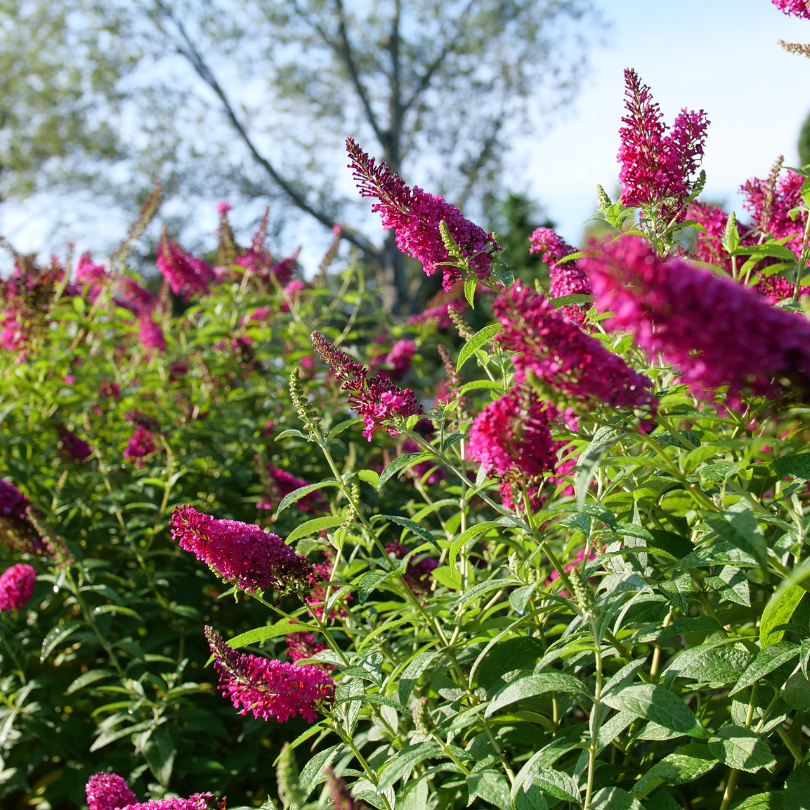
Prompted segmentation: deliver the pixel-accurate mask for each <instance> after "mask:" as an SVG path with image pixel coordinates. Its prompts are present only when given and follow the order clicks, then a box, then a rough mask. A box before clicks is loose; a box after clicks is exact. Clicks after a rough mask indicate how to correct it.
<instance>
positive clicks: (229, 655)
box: [205, 627, 335, 723]
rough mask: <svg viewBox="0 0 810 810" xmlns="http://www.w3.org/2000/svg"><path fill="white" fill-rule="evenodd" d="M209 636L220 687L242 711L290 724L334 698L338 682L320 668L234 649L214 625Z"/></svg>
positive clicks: (307, 717) (315, 714) (312, 718)
mask: <svg viewBox="0 0 810 810" xmlns="http://www.w3.org/2000/svg"><path fill="white" fill-rule="evenodd" d="M205 635H206V638H207V639H208V644H209V645H210V647H211V652H212V653H213V655H214V657H215V659H216V660H215V661H214V668H215V669H216V671H217V673H218V674H219V689H220V691H221V692H222V694H223V695H224V696H225V697H228V698H230V700H231V703H233V706H234V708H236V709H240V712H239V713H240V714H242V715H246V714H247V713H248V712H249V711H250V712H252V713H253V716H254V717H255V718H257V719H259V718H261V719H262V720H267V719H268V718H270V717H272V718H274V719H275V720H277V721H278V722H279V723H286V722H287V721H288V720H290V719H291V718H293V717H295V716H296V715H297V714H300V715H301V717H303V718H304V720H306V721H307V722H308V723H313V722H315V720H317V718H318V712H319V711H324V710H328V708H329V707H331V705H332V702H333V700H334V689H335V682H334V681H333V680H332V678H331V677H330V676H329V675H327V674H326V673H325V672H324V671H323V670H322V669H321V668H320V667H315V666H312V665H311V664H298V665H296V664H287V663H283V662H281V661H275V660H271V659H269V658H260V657H259V656H256V655H242V654H240V653H238V652H236V650H232V649H231V648H230V647H229V646H228V645H227V644H226V643H225V641H223V639H222V637H221V636H220V635H219V634H218V633H216V632H215V631H214V630H213V629H212V628H210V627H206V628H205Z"/></svg>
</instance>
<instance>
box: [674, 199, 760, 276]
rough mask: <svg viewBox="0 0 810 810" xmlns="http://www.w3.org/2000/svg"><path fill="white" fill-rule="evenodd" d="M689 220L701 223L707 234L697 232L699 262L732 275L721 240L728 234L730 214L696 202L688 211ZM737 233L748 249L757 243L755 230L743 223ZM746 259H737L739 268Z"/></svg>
mask: <svg viewBox="0 0 810 810" xmlns="http://www.w3.org/2000/svg"><path fill="white" fill-rule="evenodd" d="M687 215H688V217H689V219H694V220H695V221H696V222H699V223H700V224H701V225H702V226H703V227H704V228H705V229H706V233H701V232H700V231H696V234H697V236H696V237H695V251H694V255H695V258H696V259H697V260H698V261H701V262H706V264H713V265H714V266H715V267H720V268H722V269H724V270H725V271H726V272H727V273H729V275H730V274H731V270H732V264H731V259H730V258H729V256H728V254H727V253H726V251H725V250H724V248H723V245H722V242H721V240H722V239H723V236H724V235H725V232H726V224H727V223H728V214H727V213H726V212H725V211H724V210H723V209H722V208H721V207H720V206H719V205H707V204H706V203H702V202H698V201H695V202H693V203H691V204H690V205H689V208H688V209H687ZM737 232H738V234H739V237H740V245H742V246H743V247H747V246H750V245H754V244H756V242H757V237H756V234H755V233H754V229H753V228H751V227H749V226H748V225H745V224H743V223H739V222H738V223H737ZM744 261H745V260H744V259H742V260H741V259H739V258H738V259H737V266H738V267H742V263H743V262H744Z"/></svg>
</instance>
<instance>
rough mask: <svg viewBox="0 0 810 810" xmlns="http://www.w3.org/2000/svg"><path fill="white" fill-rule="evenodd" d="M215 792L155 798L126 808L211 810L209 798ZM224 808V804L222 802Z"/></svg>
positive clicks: (138, 809) (145, 809)
mask: <svg viewBox="0 0 810 810" xmlns="http://www.w3.org/2000/svg"><path fill="white" fill-rule="evenodd" d="M213 798H214V794H213V793H195V794H194V795H193V796H189V797H188V799H153V800H152V801H150V802H137V803H135V804H128V805H126V807H125V810H209V807H210V805H209V804H208V800H209V799H213ZM219 806H220V807H222V808H224V804H223V803H220V805H219Z"/></svg>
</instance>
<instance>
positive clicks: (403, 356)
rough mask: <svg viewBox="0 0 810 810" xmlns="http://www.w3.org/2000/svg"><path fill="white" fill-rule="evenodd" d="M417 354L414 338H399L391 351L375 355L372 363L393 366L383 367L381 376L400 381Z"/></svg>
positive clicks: (380, 371)
mask: <svg viewBox="0 0 810 810" xmlns="http://www.w3.org/2000/svg"><path fill="white" fill-rule="evenodd" d="M415 354H416V344H415V343H414V342H413V341H412V340H398V341H397V342H396V343H395V344H394V346H393V348H392V349H391V351H390V352H385V353H384V354H381V355H379V356H377V357H375V358H374V359H373V360H372V361H371V363H370V365H371V367H372V368H373V367H374V366H379V365H382V364H385V365H389V366H391V368H381V369H380V370H379V375H380V377H384V378H385V379H388V380H392V381H393V382H399V381H400V380H401V379H402V378H403V377H404V376H405V375H406V374H407V373H408V371H410V368H411V361H412V360H413V356H414V355H415Z"/></svg>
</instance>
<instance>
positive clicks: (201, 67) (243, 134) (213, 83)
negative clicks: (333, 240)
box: [157, 0, 382, 261]
mask: <svg viewBox="0 0 810 810" xmlns="http://www.w3.org/2000/svg"><path fill="white" fill-rule="evenodd" d="M157 6H158V9H159V10H160V13H161V14H162V15H163V16H164V17H165V18H166V19H167V20H169V21H170V22H171V24H172V25H173V26H174V27H175V28H176V29H177V31H178V33H179V35H180V37H181V38H182V41H183V43H184V46H185V47H181V46H180V45H179V44H178V45H177V52H178V53H179V54H180V55H181V56H183V57H184V58H185V59H186V60H187V61H188V63H189V64H190V65H191V67H192V68H193V69H194V71H195V73H197V75H198V76H199V77H200V78H201V79H202V80H203V81H204V82H205V84H206V85H207V86H208V87H209V88H210V89H211V90H212V91H213V93H214V94H215V95H216V96H217V98H218V99H219V101H220V103H221V104H222V108H223V111H224V112H225V116H226V117H227V119H228V121H229V122H230V124H231V126H232V127H233V129H234V130H235V131H236V133H237V135H238V136H239V138H240V139H241V140H242V142H243V143H244V145H245V146H246V147H247V149H248V151H249V152H250V154H251V156H252V157H253V159H254V160H255V161H256V163H258V164H259V165H260V166H261V167H262V168H263V169H264V170H265V171H266V172H267V174H268V175H269V176H270V177H271V179H272V180H273V182H274V183H276V185H278V187H279V188H280V189H281V190H282V191H283V192H284V193H285V194H286V195H287V196H288V197H289V198H290V201H291V202H292V203H293V204H294V205H295V206H296V207H297V208H299V209H300V210H301V211H303V212H304V213H306V214H309V215H310V216H311V217H313V218H314V219H316V220H317V221H318V222H320V223H321V224H322V225H325V226H326V227H328V228H333V227H334V226H335V225H336V224H337V222H336V220H335V219H334V218H333V217H330V216H328V215H327V214H326V213H325V212H324V211H321V210H319V209H317V208H315V207H313V206H312V205H311V204H310V203H309V202H308V200H307V199H306V197H305V196H304V195H303V194H302V193H301V192H300V191H298V190H297V189H296V188H295V187H294V186H293V184H292V183H291V182H290V181H289V180H287V179H286V178H284V177H282V176H281V174H279V172H278V171H277V170H276V168H275V166H273V164H272V163H271V162H270V161H269V160H268V159H267V158H266V157H265V156H264V155H263V154H262V153H261V152H259V150H258V148H257V146H256V144H255V143H254V142H253V139H252V138H251V137H250V135H249V133H248V132H247V129H246V128H245V126H244V125H243V124H242V122H241V121H240V120H239V118H238V116H237V115H236V111H235V110H234V107H233V105H232V104H231V102H230V99H229V98H228V95H227V94H226V93H225V91H224V90H223V88H222V86H221V85H220V84H219V82H218V81H217V78H216V76H215V75H214V73H213V71H212V70H211V68H210V67H209V66H208V64H207V63H206V61H205V60H204V59H203V57H202V55H201V54H200V52H199V51H198V50H197V48H196V47H195V45H194V43H193V41H192V40H191V37H190V36H189V34H188V32H187V31H186V29H185V26H184V25H183V24H182V23H181V22H180V21H179V20H177V19H176V18H175V17H174V16H173V15H172V13H171V11H169V10H168V9H167V8H166V7H165V5H164V4H163V3H162V2H160V0H158V3H157ZM164 33H166V32H164ZM343 237H344V238H345V239H346V240H347V241H349V242H351V244H353V245H355V246H356V247H358V248H359V249H360V250H362V251H363V252H364V253H366V254H367V255H368V256H369V257H370V258H372V259H374V260H377V261H379V260H380V257H381V253H382V251H381V250H380V249H379V248H377V247H376V246H375V245H373V244H372V243H371V242H370V241H369V240H368V239H366V237H364V236H363V235H362V234H360V233H358V232H357V231H355V230H354V229H351V228H347V227H345V226H344V227H343Z"/></svg>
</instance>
